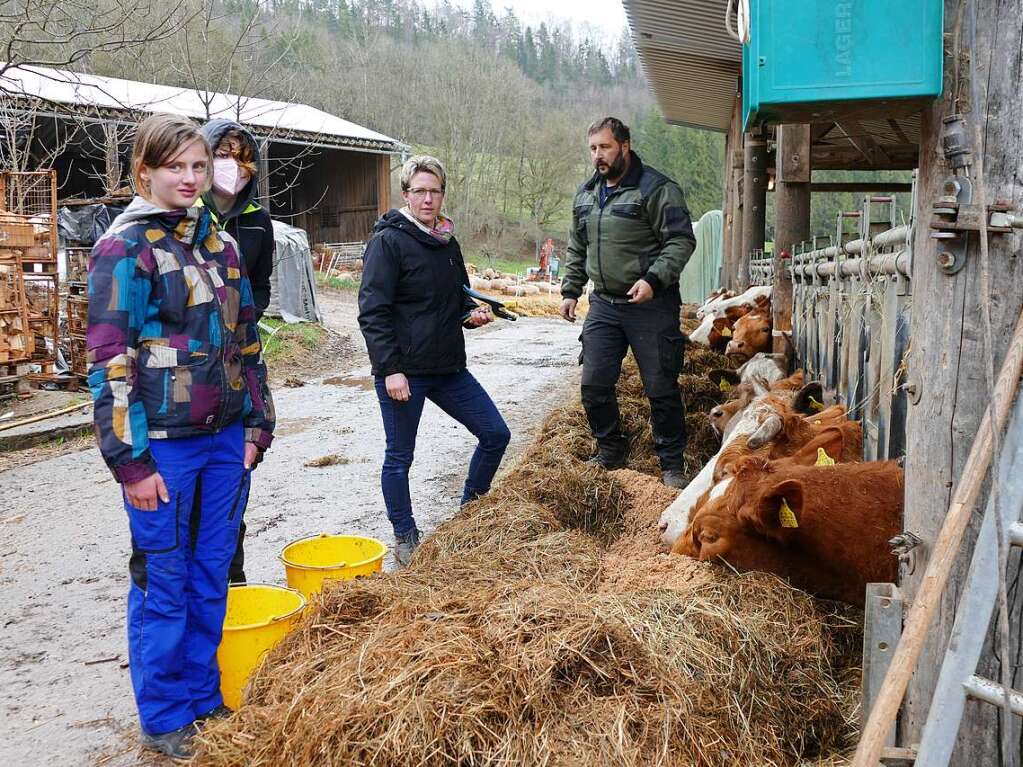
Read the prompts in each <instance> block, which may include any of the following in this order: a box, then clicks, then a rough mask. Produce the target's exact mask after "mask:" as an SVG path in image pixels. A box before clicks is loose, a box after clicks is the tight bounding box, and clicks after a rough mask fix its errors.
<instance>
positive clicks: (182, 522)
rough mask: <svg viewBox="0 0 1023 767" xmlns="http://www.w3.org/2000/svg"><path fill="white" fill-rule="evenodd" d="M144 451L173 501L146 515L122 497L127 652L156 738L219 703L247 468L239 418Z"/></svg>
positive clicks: (146, 723)
mask: <svg viewBox="0 0 1023 767" xmlns="http://www.w3.org/2000/svg"><path fill="white" fill-rule="evenodd" d="M149 447H150V450H151V451H152V454H153V458H154V459H155V460H156V468H157V470H158V471H159V472H160V474H161V476H162V477H163V481H164V482H165V483H166V485H167V492H168V494H169V495H170V502H169V503H164V502H163V501H158V506H157V509H156V510H155V511H142V510H140V509H136V508H135V507H134V506H132V505H131V504H129V503H128V501H127V499H125V501H124V508H125V511H127V512H128V524H129V526H130V527H131V547H132V555H131V563H130V565H129V570H130V572H131V588H130V590H129V592H128V658H129V661H130V665H131V681H132V686H133V687H134V689H135V703H136V705H137V706H138V711H139V721H140V723H141V725H142V729H143V730H144V731H145V732H147V733H149V734H150V735H161V734H163V733H165V732H170V731H171V730H176V729H178V728H179V727H184V726H185V725H187V724H190V723H191V722H193V721H195V719H197V718H198V717H200V716H203V715H205V714H208V713H209V712H210V711H212V710H213V709H214V708H216V707H217V706H219V705H221V704H222V703H223V702H224V701H223V698H221V695H220V669H219V667H218V666H217V647H218V646H219V645H220V636H221V632H222V630H223V626H224V611H225V609H226V606H227V568H228V565H229V564H230V562H231V557H232V556H234V552H235V547H236V546H237V543H238V523H239V522H240V521H241V515H242V511H243V510H244V508H245V503H246V501H247V500H248V493H249V472H248V471H246V470H245V468H244V465H243V460H244V455H245V432H244V429H243V428H242V424H241V421H238V422H236V423H234V424H231V425H230V426H228V427H227V428H225V429H224V430H223V431H221V432H220V433H218V434H211V435H200V436H195V437H181V438H178V439H154V440H151V441H150V443H149ZM200 479H201V480H202V481H201V482H199V480H200ZM197 483H198V484H199V486H200V488H201V489H200V490H199V491H198V492H199V494H200V498H199V502H198V504H197V505H196V507H197V509H198V520H197V523H198V524H197V526H196V529H195V530H194V542H193V540H192V539H191V536H190V532H192V531H190V530H189V527H190V524H189V523H190V521H191V517H192V514H191V511H192V502H193V497H194V495H195V494H196V485H197Z"/></svg>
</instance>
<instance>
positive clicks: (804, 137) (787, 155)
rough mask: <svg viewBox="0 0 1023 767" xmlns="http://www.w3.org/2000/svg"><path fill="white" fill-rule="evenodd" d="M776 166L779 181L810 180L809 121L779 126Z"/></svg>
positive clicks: (801, 181) (798, 181)
mask: <svg viewBox="0 0 1023 767" xmlns="http://www.w3.org/2000/svg"><path fill="white" fill-rule="evenodd" d="M776 168H777V171H776V174H775V180H776V181H778V182H785V183H796V184H805V183H809V182H810V168H811V166H810V125H809V123H789V124H787V125H779V126H778V159H777V165H776ZM807 237H809V235H807ZM803 239H805V238H803Z"/></svg>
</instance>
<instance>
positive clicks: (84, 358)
mask: <svg viewBox="0 0 1023 767" xmlns="http://www.w3.org/2000/svg"><path fill="white" fill-rule="evenodd" d="M68 351H69V353H70V357H71V358H70V359H69V360H68V362H69V363H70V365H71V372H72V373H75V374H76V375H80V376H82V377H83V378H84V377H85V374H86V373H87V372H88V369H89V364H88V355H87V352H86V348H85V336H84V335H74V334H72V335H69V336H68Z"/></svg>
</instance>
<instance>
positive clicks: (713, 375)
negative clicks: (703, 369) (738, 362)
mask: <svg viewBox="0 0 1023 767" xmlns="http://www.w3.org/2000/svg"><path fill="white" fill-rule="evenodd" d="M707 378H709V379H710V380H711V383H713V384H714V385H715V386H717V387H718V388H719V389H721V391H727V390H728V389H729V388H731V387H732V386H737V385H738V384H739V380H740V379H739V374H738V373H736V372H735V371H734V370H725V369H724V368H714V369H713V370H711V371H709V372H708V373H707Z"/></svg>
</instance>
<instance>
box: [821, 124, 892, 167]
mask: <svg viewBox="0 0 1023 767" xmlns="http://www.w3.org/2000/svg"><path fill="white" fill-rule="evenodd" d="M835 125H837V126H838V129H839V130H840V131H842V133H844V134H845V137H846V138H847V139H849V142H850V143H851V144H852V145H853V146H854V147H856V149H857V150H858V151H859V153H860V154H862V155H863V157H864V159H866V161H867V163H868V164H869V165H870V167H871V168H874V167H876V166H878V165H881V166H884V165H890V164H891V159H890V158H889V157H888V155H887V154H885V152H884V150H883V149H882V148H881V146H880V145H879V144H878V143H877V141H875V140H874V137H873V136H871V135H870V134H869V133H867V130H866V128H864V127H863V125H862V124H861V123H860V122H859V121H858V120H842V121H841V122H837V123H835Z"/></svg>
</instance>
